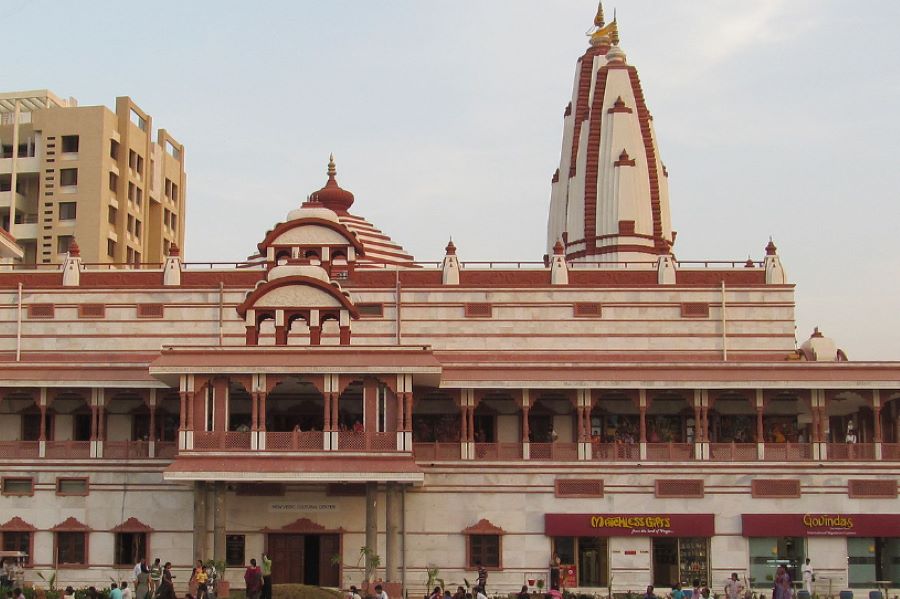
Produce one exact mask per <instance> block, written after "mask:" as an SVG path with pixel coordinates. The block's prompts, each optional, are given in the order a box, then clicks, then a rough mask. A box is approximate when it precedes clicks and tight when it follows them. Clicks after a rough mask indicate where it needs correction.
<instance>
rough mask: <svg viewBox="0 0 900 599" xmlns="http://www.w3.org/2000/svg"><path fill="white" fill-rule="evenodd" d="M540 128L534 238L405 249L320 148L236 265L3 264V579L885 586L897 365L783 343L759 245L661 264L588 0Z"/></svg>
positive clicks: (899, 543) (779, 292)
mask: <svg viewBox="0 0 900 599" xmlns="http://www.w3.org/2000/svg"><path fill="white" fill-rule="evenodd" d="M633 26H635V27H637V26H639V24H634V25H633ZM572 27H573V31H578V30H579V29H580V27H579V26H578V24H577V23H573V24H572ZM559 93H560V97H561V98H564V96H565V93H566V90H559ZM547 118H553V115H548V116H547ZM562 138H563V144H562V145H563V147H562V152H561V157H560V163H559V169H558V170H557V172H556V174H555V175H554V176H553V184H552V192H551V198H550V206H549V225H548V232H547V255H546V256H544V259H543V260H541V259H540V258H541V256H522V257H516V258H521V259H524V260H529V259H530V260H533V262H514V263H503V264H501V265H497V264H496V263H485V262H467V261H466V258H472V257H473V256H470V250H469V248H466V247H459V248H457V247H456V245H455V244H454V243H453V241H449V243H447V245H446V247H445V250H444V257H443V260H442V261H441V262H440V263H439V264H435V263H423V262H419V261H417V260H416V259H415V257H414V256H412V255H411V254H409V253H408V252H407V251H405V250H404V249H403V246H402V245H401V244H400V243H399V240H401V239H402V238H403V235H404V231H402V230H392V231H390V235H388V233H386V232H383V231H382V230H381V229H379V228H378V227H377V226H376V224H373V223H371V222H369V221H368V220H367V219H366V218H364V217H363V216H362V214H365V211H366V209H367V207H368V208H370V207H371V206H372V205H373V204H374V203H375V202H378V201H385V200H384V198H371V197H367V194H366V193H365V190H364V189H363V190H360V189H357V190H355V191H356V192H357V194H356V195H355V194H354V193H352V192H351V191H349V190H347V189H344V188H343V187H341V185H340V184H339V182H338V164H339V161H336V160H335V159H334V158H333V157H332V158H330V159H329V160H328V162H327V167H325V168H323V180H324V185H323V186H322V187H320V185H322V181H311V182H308V185H309V187H308V189H310V190H315V191H311V192H310V193H309V194H308V195H305V197H299V198H297V199H296V202H295V203H294V204H293V205H291V206H285V207H284V214H285V218H284V220H283V221H281V222H277V223H273V224H272V227H271V228H270V229H269V230H268V231H248V232H247V239H248V242H247V248H246V250H247V254H250V258H248V259H247V260H246V261H243V262H239V263H235V264H233V265H230V266H223V265H222V264H218V263H217V266H216V267H215V268H210V267H209V265H208V264H204V265H195V264H191V263H188V262H185V261H184V260H183V258H182V256H181V252H180V249H179V247H178V245H177V244H174V243H172V244H171V245H169V247H168V250H167V252H166V256H165V259H164V261H163V262H162V263H161V264H159V265H156V264H149V265H148V264H144V265H141V266H142V267H137V266H134V265H133V264H132V265H129V264H115V265H112V267H104V268H97V267H95V266H91V265H89V264H87V263H86V262H87V261H86V260H83V259H82V256H81V250H80V248H79V246H78V240H72V242H71V243H70V244H69V245H68V246H67V247H68V251H67V252H66V253H65V254H64V255H63V261H62V264H61V265H60V266H59V267H58V268H56V267H54V268H52V269H51V268H40V269H38V268H33V269H32V268H28V267H27V265H22V264H17V265H15V267H13V265H6V267H5V268H0V465H2V494H0V543H2V550H3V551H4V552H11V554H12V555H16V556H19V559H21V560H22V561H24V562H26V564H27V568H26V570H25V572H24V574H22V578H23V580H20V581H19V582H26V581H27V582H32V583H35V584H41V577H40V576H39V574H43V575H44V576H49V575H50V574H51V573H52V572H57V573H58V581H59V584H61V585H69V584H71V585H73V586H75V587H78V586H86V585H98V584H105V583H106V582H107V581H109V580H110V578H111V577H112V578H117V579H124V578H126V577H130V575H131V571H132V568H133V567H134V564H135V563H136V562H137V561H138V560H139V559H140V558H144V557H146V558H150V559H151V560H152V559H153V558H155V557H160V558H161V559H162V560H163V561H171V562H172V563H173V564H174V567H175V572H176V576H177V578H176V585H177V586H178V591H179V593H182V592H185V591H186V590H187V587H186V583H187V581H188V578H189V574H188V572H189V570H190V567H191V564H192V563H193V562H194V560H196V559H204V560H207V559H215V560H217V561H220V562H223V563H225V564H227V566H228V569H227V571H226V572H225V573H224V579H225V580H226V581H227V582H230V583H231V586H232V587H233V588H242V587H243V586H244V581H243V577H242V576H241V574H242V573H243V566H244V565H245V564H247V563H248V562H249V560H250V559H254V558H255V559H257V561H258V560H259V559H260V557H261V555H262V553H263V552H265V553H267V554H268V555H269V556H271V557H272V559H273V567H272V577H273V581H274V582H275V583H276V584H278V583H305V584H310V585H320V586H327V587H339V588H344V589H346V588H347V587H349V585H350V584H355V585H357V586H359V585H361V584H362V583H363V580H364V579H365V578H366V577H367V575H368V577H369V578H372V579H378V580H381V581H383V584H384V585H385V586H386V587H387V591H388V593H389V595H390V597H391V598H392V599H397V598H399V597H403V596H407V597H415V596H422V595H423V594H424V593H426V588H425V587H426V582H428V581H429V576H428V573H429V571H432V572H433V569H434V568H438V569H439V571H440V575H441V576H442V578H443V579H444V580H445V581H447V584H448V586H449V585H450V583H451V581H452V583H453V586H455V585H456V584H459V583H461V582H462V581H463V580H465V579H468V580H475V578H476V574H475V572H476V571H477V570H478V568H479V567H480V566H483V567H484V568H486V569H487V571H488V573H489V579H488V583H487V584H488V592H489V593H490V594H505V593H507V592H512V591H518V590H519V589H521V587H522V585H526V586H528V587H530V589H532V590H534V591H538V590H539V589H540V590H546V589H548V588H551V587H559V588H560V589H566V590H568V591H573V592H579V593H586V594H591V595H596V594H605V593H606V592H607V589H612V592H614V593H626V592H629V591H632V592H637V590H639V589H644V588H646V586H647V585H651V584H652V585H654V586H656V587H657V588H658V589H667V588H668V587H669V585H671V584H673V583H676V582H680V583H683V584H693V583H694V581H696V582H697V584H698V585H701V586H709V587H710V588H712V589H714V591H715V592H716V593H718V592H719V591H720V590H721V589H722V587H723V585H724V581H725V579H726V578H727V577H729V576H730V574H731V573H732V572H737V573H738V575H739V577H740V580H741V582H742V584H744V585H746V586H747V587H748V588H751V589H753V590H755V591H756V592H759V593H768V592H770V591H771V588H772V586H773V582H774V580H775V577H776V576H777V569H778V568H779V567H784V568H786V569H787V571H788V572H789V573H790V576H791V577H792V578H793V580H795V581H797V580H802V576H801V572H802V570H801V568H802V565H803V563H804V562H805V560H806V559H807V558H809V559H811V560H812V564H813V566H814V568H815V571H816V576H817V581H818V582H815V583H811V584H813V585H815V586H813V587H812V588H811V590H812V591H813V592H815V593H818V594H822V595H824V594H826V593H835V592H837V590H839V589H845V588H850V589H853V590H855V591H858V592H868V591H869V590H876V589H877V588H883V587H884V586H891V587H896V586H898V585H900V565H898V564H900V506H898V502H897V496H898V488H897V485H898V476H900V364H898V363H896V362H884V361H869V362H856V361H852V360H848V356H847V355H845V353H844V352H843V351H842V350H841V349H840V346H839V344H838V343H837V342H836V341H834V340H832V339H830V338H829V337H827V336H826V335H825V334H824V333H823V332H822V331H820V330H819V329H816V330H815V331H813V332H812V333H811V335H810V336H809V338H808V339H806V340H805V341H803V342H802V343H800V344H798V343H797V340H796V339H795V335H796V331H795V327H796V322H795V314H794V310H795V296H794V291H795V287H794V283H793V282H792V281H791V280H790V279H788V277H787V275H786V274H785V267H784V265H783V264H782V262H781V259H780V257H779V255H778V249H777V247H776V245H775V243H774V241H772V240H766V239H765V238H761V239H760V245H759V255H758V256H756V257H755V258H750V259H746V260H745V259H741V260H728V259H725V260H714V259H710V260H708V261H704V262H697V263H690V262H685V261H679V260H677V259H676V258H675V255H674V254H673V251H672V245H673V242H674V241H675V233H674V232H673V231H672V225H671V220H670V215H669V192H668V185H667V174H666V169H665V166H664V164H663V162H662V159H661V153H660V147H661V146H663V147H664V145H665V144H664V140H662V141H660V142H658V140H657V139H656V135H655V133H654V130H653V121H652V118H651V116H650V113H649V110H648V108H647V104H646V102H645V99H644V94H643V91H642V89H641V84H640V81H639V79H638V76H637V71H636V70H635V68H634V67H632V66H631V65H630V64H628V62H627V60H626V57H625V53H624V51H623V50H622V49H621V48H620V47H619V25H618V23H617V21H616V20H615V19H613V20H612V21H611V22H606V20H605V19H604V16H603V12H602V8H601V10H600V11H598V13H597V16H596V17H595V20H594V27H593V29H592V30H591V33H590V38H589V41H588V43H587V49H586V50H585V52H584V54H583V55H582V56H581V57H580V58H578V60H577V63H576V67H575V86H574V90H573V93H572V97H571V102H570V103H569V104H568V106H567V107H566V109H565V117H564V123H563V133H562ZM108 141H109V140H105V139H102V140H100V142H102V143H104V144H105V143H107V142H108ZM4 160H5V159H3V158H0V172H3V170H2V169H3V168H4V166H5V165H4ZM324 166H325V160H324V155H323V167H324ZM551 168H552V165H551ZM317 188H318V189H317ZM351 210H352V212H351ZM395 222H402V220H400V219H398V220H396V221H395ZM473 226H477V223H473ZM536 233H538V234H539V232H536ZM686 234H689V233H688V232H686ZM392 236H393V237H392ZM250 239H252V240H254V241H255V242H256V243H255V245H254V244H252V243H250V241H249V240H250ZM395 239H396V240H398V241H395ZM0 242H2V243H0V246H2V247H0V257H3V258H4V259H8V258H10V257H12V256H16V255H20V256H21V255H22V254H21V252H18V253H17V252H16V251H15V250H16V247H15V240H14V239H12V238H11V237H9V236H0ZM443 245H444V244H443V242H442V243H441V246H443ZM243 255H246V254H243ZM509 264H514V265H515V266H509ZM107 266H109V265H107ZM839 316H840V315H835V317H839ZM824 324H825V323H823V325H824ZM804 336H805V335H804ZM851 357H852V356H851ZM361 547H363V548H365V550H364V551H362V552H360V548H361ZM554 554H558V556H559V559H560V562H561V567H560V568H559V569H556V568H553V569H551V568H549V567H548V564H549V563H550V560H551V556H553V555H554ZM4 555H9V554H4ZM372 556H378V559H377V560H373V559H372ZM367 562H368V563H369V564H370V565H372V564H373V563H374V564H375V565H374V567H373V568H370V570H371V571H369V572H367V571H366V568H365V565H366V563H367ZM376 562H377V563H376ZM822 581H828V582H822Z"/></svg>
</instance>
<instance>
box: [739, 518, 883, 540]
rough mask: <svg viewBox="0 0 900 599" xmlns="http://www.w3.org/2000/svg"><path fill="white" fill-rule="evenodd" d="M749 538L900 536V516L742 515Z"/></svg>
mask: <svg viewBox="0 0 900 599" xmlns="http://www.w3.org/2000/svg"><path fill="white" fill-rule="evenodd" d="M741 531H742V533H743V535H744V536H745V537H900V514H844V513H831V514H742V515H741Z"/></svg>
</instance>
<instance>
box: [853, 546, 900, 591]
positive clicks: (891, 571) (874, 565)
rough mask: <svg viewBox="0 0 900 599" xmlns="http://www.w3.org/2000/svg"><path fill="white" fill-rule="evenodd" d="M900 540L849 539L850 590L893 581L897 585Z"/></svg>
mask: <svg viewBox="0 0 900 599" xmlns="http://www.w3.org/2000/svg"><path fill="white" fill-rule="evenodd" d="M898 562H900V539H897V538H884V537H847V564H848V568H847V569H848V573H849V577H848V578H849V581H848V582H849V585H850V588H859V587H863V588H871V587H872V584H873V581H876V580H892V581H893V583H892V584H891V586H894V585H895V584H897V579H898V573H897V563H898Z"/></svg>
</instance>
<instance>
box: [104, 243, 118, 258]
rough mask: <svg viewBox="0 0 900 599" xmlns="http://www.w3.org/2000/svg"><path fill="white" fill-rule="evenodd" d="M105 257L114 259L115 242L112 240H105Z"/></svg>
mask: <svg viewBox="0 0 900 599" xmlns="http://www.w3.org/2000/svg"><path fill="white" fill-rule="evenodd" d="M106 255H107V256H109V257H110V258H115V257H116V242H115V241H113V240H112V239H107V240H106Z"/></svg>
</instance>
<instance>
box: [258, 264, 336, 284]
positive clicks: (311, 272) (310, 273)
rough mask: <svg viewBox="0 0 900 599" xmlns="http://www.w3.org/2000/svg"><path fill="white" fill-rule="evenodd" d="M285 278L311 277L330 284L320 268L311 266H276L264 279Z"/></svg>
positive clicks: (325, 273) (329, 280) (323, 270)
mask: <svg viewBox="0 0 900 599" xmlns="http://www.w3.org/2000/svg"><path fill="white" fill-rule="evenodd" d="M285 277H311V278H313V279H318V280H320V281H322V282H324V283H330V282H331V279H329V278H328V273H327V272H325V269H324V268H322V267H321V266H313V265H312V264H282V265H279V266H276V267H275V268H273V269H272V270H270V271H269V275H268V276H267V277H266V280H267V281H274V280H275V279H283V278H285Z"/></svg>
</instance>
